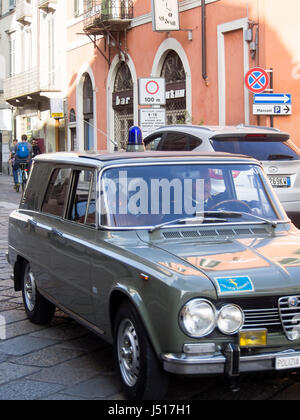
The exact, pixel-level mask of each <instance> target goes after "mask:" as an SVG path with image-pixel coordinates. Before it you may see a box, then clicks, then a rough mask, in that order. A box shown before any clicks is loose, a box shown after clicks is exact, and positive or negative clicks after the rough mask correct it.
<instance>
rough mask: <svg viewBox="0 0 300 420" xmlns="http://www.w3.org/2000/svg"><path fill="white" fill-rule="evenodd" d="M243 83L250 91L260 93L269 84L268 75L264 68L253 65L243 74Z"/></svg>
mask: <svg viewBox="0 0 300 420" xmlns="http://www.w3.org/2000/svg"><path fill="white" fill-rule="evenodd" d="M245 83H246V86H247V88H248V89H249V90H250V91H251V92H253V93H261V92H263V91H265V90H266V89H267V87H268V86H269V83H270V77H269V75H268V73H267V72H266V71H265V70H264V69H262V68H260V67H254V68H253V69H250V70H249V71H248V72H247V74H246V76H245Z"/></svg>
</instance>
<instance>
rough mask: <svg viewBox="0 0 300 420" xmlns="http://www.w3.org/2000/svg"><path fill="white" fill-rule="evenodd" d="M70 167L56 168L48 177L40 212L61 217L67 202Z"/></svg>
mask: <svg viewBox="0 0 300 420" xmlns="http://www.w3.org/2000/svg"><path fill="white" fill-rule="evenodd" d="M71 173H72V171H71V169H70V168H56V169H55V170H54V171H53V173H52V175H51V178H50V182H49V184H48V188H47V192H46V196H45V198H44V202H43V205H42V212H43V213H49V214H52V215H54V216H59V217H63V216H64V211H65V206H66V203H67V198H68V192H69V186H70V179H71Z"/></svg>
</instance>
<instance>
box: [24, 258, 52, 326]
mask: <svg viewBox="0 0 300 420" xmlns="http://www.w3.org/2000/svg"><path fill="white" fill-rule="evenodd" d="M22 295H23V302H24V307H25V311H26V313H27V316H28V318H29V320H30V321H31V322H32V323H34V324H38V325H47V324H49V323H50V322H51V320H52V318H53V316H54V313H55V309H56V308H55V306H54V305H53V304H52V303H51V302H49V301H48V300H46V299H45V298H44V297H43V296H42V295H41V294H40V293H39V291H38V290H37V287H36V283H35V278H34V274H33V272H32V270H31V267H30V264H29V263H27V264H25V265H24V269H23V274H22Z"/></svg>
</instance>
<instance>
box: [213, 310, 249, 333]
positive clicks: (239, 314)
mask: <svg viewBox="0 0 300 420" xmlns="http://www.w3.org/2000/svg"><path fill="white" fill-rule="evenodd" d="M217 325H218V328H219V330H220V331H221V332H222V333H223V334H229V335H232V334H235V333H237V332H238V331H239V330H240V329H241V328H242V327H243V325H244V312H243V311H242V309H241V308H240V307H239V306H237V305H226V306H223V308H221V309H220V311H219V313H218V321H217Z"/></svg>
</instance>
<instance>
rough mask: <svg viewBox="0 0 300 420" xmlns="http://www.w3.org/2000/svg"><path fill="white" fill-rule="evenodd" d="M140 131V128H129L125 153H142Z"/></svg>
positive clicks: (143, 148)
mask: <svg viewBox="0 0 300 420" xmlns="http://www.w3.org/2000/svg"><path fill="white" fill-rule="evenodd" d="M144 151H145V147H144V143H143V136H142V130H141V129H140V127H136V126H133V127H130V129H129V135H128V143H127V152H144Z"/></svg>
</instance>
